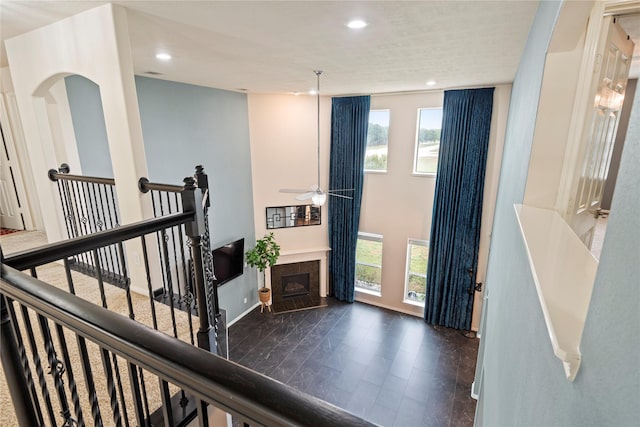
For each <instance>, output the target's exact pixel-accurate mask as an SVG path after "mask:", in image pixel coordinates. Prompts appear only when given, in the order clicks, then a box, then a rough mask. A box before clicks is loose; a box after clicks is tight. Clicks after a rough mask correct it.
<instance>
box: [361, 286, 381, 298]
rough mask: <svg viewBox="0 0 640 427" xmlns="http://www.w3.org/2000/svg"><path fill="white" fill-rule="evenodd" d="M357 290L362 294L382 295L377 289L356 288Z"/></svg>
mask: <svg viewBox="0 0 640 427" xmlns="http://www.w3.org/2000/svg"><path fill="white" fill-rule="evenodd" d="M355 290H356V292H360V293H361V294H367V295H373V296H374V297H381V296H382V294H381V293H380V292H377V291H370V290H369V289H361V288H355Z"/></svg>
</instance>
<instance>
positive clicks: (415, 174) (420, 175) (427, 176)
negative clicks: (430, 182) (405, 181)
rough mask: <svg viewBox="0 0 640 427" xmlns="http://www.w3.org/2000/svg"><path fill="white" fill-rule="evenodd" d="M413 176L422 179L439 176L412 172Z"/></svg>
mask: <svg viewBox="0 0 640 427" xmlns="http://www.w3.org/2000/svg"><path fill="white" fill-rule="evenodd" d="M411 175H412V176H419V177H421V178H435V177H436V175H437V174H435V173H424V172H412V173H411Z"/></svg>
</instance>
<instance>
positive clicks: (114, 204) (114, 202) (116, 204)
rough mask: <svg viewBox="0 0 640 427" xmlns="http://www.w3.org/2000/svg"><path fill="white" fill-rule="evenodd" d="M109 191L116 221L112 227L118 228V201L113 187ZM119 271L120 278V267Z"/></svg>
mask: <svg viewBox="0 0 640 427" xmlns="http://www.w3.org/2000/svg"><path fill="white" fill-rule="evenodd" d="M109 190H110V192H111V205H112V206H113V217H114V219H115V220H116V223H115V224H114V227H119V226H120V220H119V219H118V199H117V197H116V195H115V193H114V192H113V185H110V186H109ZM119 267H120V269H119V271H118V273H120V275H121V276H123V274H122V267H123V266H122V265H121V266H119Z"/></svg>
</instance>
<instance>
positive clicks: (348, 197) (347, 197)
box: [327, 192, 353, 200]
mask: <svg viewBox="0 0 640 427" xmlns="http://www.w3.org/2000/svg"><path fill="white" fill-rule="evenodd" d="M327 194H328V195H330V196H332V197H342V198H343V199H349V200H353V197H351V196H343V195H342V194H334V193H331V192H329V193H327Z"/></svg>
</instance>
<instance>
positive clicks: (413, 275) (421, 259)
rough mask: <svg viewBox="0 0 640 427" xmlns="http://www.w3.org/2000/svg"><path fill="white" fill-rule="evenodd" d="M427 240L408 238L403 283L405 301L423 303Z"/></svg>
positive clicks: (425, 286) (427, 257) (427, 256)
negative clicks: (405, 271) (405, 270)
mask: <svg viewBox="0 0 640 427" xmlns="http://www.w3.org/2000/svg"><path fill="white" fill-rule="evenodd" d="M428 259H429V242H428V241H427V240H414V239H409V244H408V245H407V273H406V277H405V285H404V297H405V302H414V303H418V304H420V305H424V299H425V296H426V294H427V260H428Z"/></svg>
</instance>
